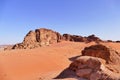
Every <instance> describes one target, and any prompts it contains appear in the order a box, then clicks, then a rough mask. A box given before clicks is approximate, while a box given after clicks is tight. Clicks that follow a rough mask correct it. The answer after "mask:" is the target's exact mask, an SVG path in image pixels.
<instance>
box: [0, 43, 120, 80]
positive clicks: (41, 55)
mask: <svg viewBox="0 0 120 80" xmlns="http://www.w3.org/2000/svg"><path fill="white" fill-rule="evenodd" d="M93 44H95V43H93V42H92V43H80V42H61V43H57V44H52V45H50V46H46V47H40V48H36V49H26V50H11V51H0V80H53V79H54V78H55V77H56V76H57V75H59V74H60V73H61V72H62V71H63V70H64V69H66V68H67V67H68V66H69V64H70V63H71V61H70V58H72V57H75V56H79V55H80V54H81V50H83V49H84V48H85V47H86V46H90V45H93ZM102 44H104V45H107V46H110V47H112V48H113V49H115V50H117V51H118V52H120V43H102ZM60 80H61V79H60ZM65 80H74V79H65Z"/></svg>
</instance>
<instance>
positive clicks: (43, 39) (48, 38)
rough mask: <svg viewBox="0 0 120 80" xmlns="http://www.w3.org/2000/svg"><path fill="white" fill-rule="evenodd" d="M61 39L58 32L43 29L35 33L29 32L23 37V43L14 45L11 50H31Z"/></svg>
mask: <svg viewBox="0 0 120 80" xmlns="http://www.w3.org/2000/svg"><path fill="white" fill-rule="evenodd" d="M61 39H62V36H61V35H60V33H58V32H55V31H52V30H50V29H45V28H41V29H36V30H35V31H30V32H29V33H28V34H27V35H26V36H25V38H24V40H23V42H22V43H19V44H16V45H14V46H13V48H12V49H27V48H28V49H32V48H36V47H40V46H46V45H50V44H53V43H58V42H60V41H61Z"/></svg>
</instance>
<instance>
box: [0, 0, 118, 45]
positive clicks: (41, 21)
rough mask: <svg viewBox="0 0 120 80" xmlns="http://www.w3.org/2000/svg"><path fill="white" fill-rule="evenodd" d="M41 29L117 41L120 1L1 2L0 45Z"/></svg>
mask: <svg viewBox="0 0 120 80" xmlns="http://www.w3.org/2000/svg"><path fill="white" fill-rule="evenodd" d="M41 27H44V28H49V29H53V30H55V31H58V32H60V33H62V34H63V33H70V34H78V35H82V36H88V35H90V34H95V35H97V36H99V37H100V38H102V39H104V40H106V39H112V40H120V0H0V44H14V43H18V42H22V40H23V39H24V36H25V35H26V34H27V33H28V31H29V30H34V29H36V28H41Z"/></svg>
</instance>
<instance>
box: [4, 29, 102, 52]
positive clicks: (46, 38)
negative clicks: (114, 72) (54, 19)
mask: <svg viewBox="0 0 120 80" xmlns="http://www.w3.org/2000/svg"><path fill="white" fill-rule="evenodd" d="M60 41H73V42H92V41H95V42H100V41H102V40H101V39H100V38H98V37H96V36H95V35H90V36H88V37H82V36H79V35H71V34H63V35H61V34H60V33H59V32H56V31H53V30H50V29H46V28H40V29H36V30H35V31H29V32H28V33H27V35H26V36H25V38H24V40H23V42H22V43H18V44H15V45H14V46H13V47H12V49H27V48H28V49H32V48H36V47H41V46H48V45H50V44H54V43H58V42H60ZM5 50H7V48H6V49H5Z"/></svg>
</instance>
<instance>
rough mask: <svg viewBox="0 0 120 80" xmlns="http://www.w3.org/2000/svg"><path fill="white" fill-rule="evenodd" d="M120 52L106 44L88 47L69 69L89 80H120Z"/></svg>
mask: <svg viewBox="0 0 120 80" xmlns="http://www.w3.org/2000/svg"><path fill="white" fill-rule="evenodd" d="M119 66H120V53H118V52H117V51H115V50H112V49H111V48H108V47H106V46H104V45H93V46H90V47H86V48H85V49H84V50H83V51H82V55H81V56H80V57H79V58H77V59H76V60H75V61H73V62H72V63H71V64H70V66H69V69H70V70H72V71H74V72H75V73H76V75H77V76H79V77H81V78H86V79H88V80H120V69H119Z"/></svg>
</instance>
